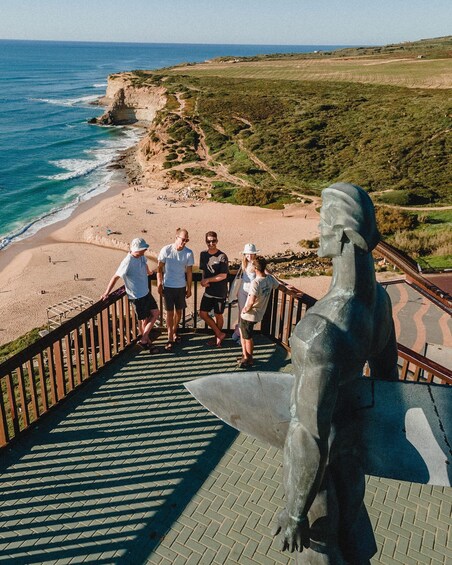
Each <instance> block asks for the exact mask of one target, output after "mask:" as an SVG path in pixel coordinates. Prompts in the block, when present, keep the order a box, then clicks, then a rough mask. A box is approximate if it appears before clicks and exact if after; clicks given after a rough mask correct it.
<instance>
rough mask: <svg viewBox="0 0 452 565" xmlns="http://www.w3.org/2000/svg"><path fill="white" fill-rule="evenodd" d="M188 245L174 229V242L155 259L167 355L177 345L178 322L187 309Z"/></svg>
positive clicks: (189, 280) (190, 254)
mask: <svg viewBox="0 0 452 565" xmlns="http://www.w3.org/2000/svg"><path fill="white" fill-rule="evenodd" d="M188 241H189V237H188V231H187V230H186V229H182V228H178V229H177V230H176V240H175V242H174V243H170V244H169V245H165V247H163V248H162V249H161V251H160V253H159V256H158V270H157V285H158V286H157V288H158V292H159V294H160V295H163V300H164V304H165V309H166V326H167V328H168V342H167V343H166V345H165V349H166V350H167V351H173V348H174V343H178V342H180V336H179V335H178V333H177V331H178V327H179V322H180V319H181V317H182V310H183V309H184V308H185V307H186V306H187V303H186V298H190V296H191V285H192V270H193V264H194V258H193V252H192V250H191V249H188V247H185V244H186V243H188Z"/></svg>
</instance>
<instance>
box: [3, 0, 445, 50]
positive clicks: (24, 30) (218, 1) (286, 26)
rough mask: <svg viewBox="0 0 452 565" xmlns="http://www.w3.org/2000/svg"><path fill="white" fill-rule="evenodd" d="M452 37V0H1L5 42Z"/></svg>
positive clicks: (361, 41)
mask: <svg viewBox="0 0 452 565" xmlns="http://www.w3.org/2000/svg"><path fill="white" fill-rule="evenodd" d="M451 34H452V0H360V1H359V0H0V39H32V40H39V39H40V40H59V41H61V40H68V41H107V42H137V43H234V44H237V43H239V44H240V43H242V44H243V43H247V44H267V45H385V44H387V43H399V42H402V41H416V40H418V39H426V38H433V37H440V36H444V35H451Z"/></svg>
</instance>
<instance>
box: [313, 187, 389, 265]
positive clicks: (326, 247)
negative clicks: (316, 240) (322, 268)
mask: <svg viewBox="0 0 452 565" xmlns="http://www.w3.org/2000/svg"><path fill="white" fill-rule="evenodd" d="M379 239H380V234H379V233H378V229H377V222H376V220H375V210H374V205H373V203H372V200H371V199H370V197H369V196H368V194H367V192H366V191H365V190H363V189H362V188H360V187H359V186H355V185H353V184H349V183H345V182H338V183H335V184H332V185H331V186H329V187H328V188H325V190H323V191H322V208H321V210H320V248H319V251H318V255H319V256H320V257H336V256H337V255H340V254H341V252H342V248H343V245H344V243H347V242H351V243H352V244H353V245H354V246H355V247H356V248H358V250H359V251H361V252H362V253H370V252H371V251H372V249H374V247H375V246H376V245H377V243H378V241H379Z"/></svg>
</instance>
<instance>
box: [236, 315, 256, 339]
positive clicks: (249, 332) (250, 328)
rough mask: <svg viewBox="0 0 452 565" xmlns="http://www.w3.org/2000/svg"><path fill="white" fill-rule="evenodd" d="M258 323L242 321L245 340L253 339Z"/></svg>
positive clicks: (241, 328) (241, 327) (242, 332)
mask: <svg viewBox="0 0 452 565" xmlns="http://www.w3.org/2000/svg"><path fill="white" fill-rule="evenodd" d="M256 324H257V322H250V321H249V320H244V319H243V318H241V319H240V332H241V334H242V337H243V339H253V335H254V326H255V325H256Z"/></svg>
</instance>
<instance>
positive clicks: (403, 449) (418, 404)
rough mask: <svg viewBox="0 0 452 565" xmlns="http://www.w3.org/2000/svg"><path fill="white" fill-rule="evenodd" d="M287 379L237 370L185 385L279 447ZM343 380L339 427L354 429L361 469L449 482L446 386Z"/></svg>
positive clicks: (451, 424)
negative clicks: (344, 402)
mask: <svg viewBox="0 0 452 565" xmlns="http://www.w3.org/2000/svg"><path fill="white" fill-rule="evenodd" d="M293 383H294V377H293V375H291V374H288V373H276V372H246V373H243V372H240V373H224V374H217V375H211V376H208V377H202V378H199V379H196V380H193V381H190V382H187V383H185V387H186V388H187V389H188V390H189V392H190V393H191V394H192V395H193V396H194V397H195V398H196V399H197V400H198V401H199V402H200V403H201V404H202V405H203V406H205V407H206V408H207V409H208V410H210V411H211V412H212V413H213V414H215V415H216V416H217V417H218V418H220V419H221V420H223V421H224V422H226V423H227V424H229V425H231V426H233V427H234V428H236V429H238V430H240V431H241V432H244V433H246V434H248V435H250V436H253V437H255V438H258V439H260V440H262V441H264V442H266V443H269V444H270V445H273V446H275V447H278V448H282V447H283V446H284V442H285V438H286V435H287V430H288V427H289V422H290V412H289V409H290V395H291V391H292V387H293ZM346 386H347V388H346V390H344V394H345V395H346V398H347V416H346V419H345V418H344V420H346V424H345V425H344V426H341V434H344V433H345V434H346V433H347V429H348V430H349V431H350V434H354V436H355V437H354V442H355V444H356V445H357V447H358V450H359V453H360V455H361V459H362V462H363V467H364V472H365V473H366V474H368V475H374V476H377V477H385V478H389V479H396V480H401V481H410V482H417V483H422V484H432V485H439V486H451V484H452V418H451V417H450V415H451V414H452V387H446V386H441V385H434V384H423V383H413V382H404V381H396V382H387V381H377V380H373V379H369V378H365V377H363V378H361V379H357V380H355V381H353V382H352V383H350V384H348V385H346ZM341 388H342V387H341Z"/></svg>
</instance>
